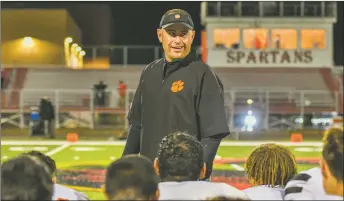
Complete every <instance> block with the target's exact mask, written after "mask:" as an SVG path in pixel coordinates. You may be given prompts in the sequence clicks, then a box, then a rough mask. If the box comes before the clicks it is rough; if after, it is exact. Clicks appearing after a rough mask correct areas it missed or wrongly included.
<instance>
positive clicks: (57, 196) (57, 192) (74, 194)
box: [52, 184, 89, 201]
mask: <svg viewBox="0 0 344 201" xmlns="http://www.w3.org/2000/svg"><path fill="white" fill-rule="evenodd" d="M52 200H61V201H67V200H89V199H88V198H87V196H86V195H85V194H83V193H81V192H78V191H76V190H74V189H71V188H67V187H65V186H62V185H59V184H54V194H53V198H52Z"/></svg>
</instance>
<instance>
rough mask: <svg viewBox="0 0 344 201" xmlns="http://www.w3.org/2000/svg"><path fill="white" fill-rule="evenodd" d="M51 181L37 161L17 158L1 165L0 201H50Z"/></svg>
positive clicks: (52, 190)
mask: <svg viewBox="0 0 344 201" xmlns="http://www.w3.org/2000/svg"><path fill="white" fill-rule="evenodd" d="M53 193H54V188H53V181H52V180H51V177H50V175H49V173H48V170H47V167H46V166H45V165H44V164H43V163H42V162H41V161H40V160H38V159H36V158H34V157H30V156H19V157H17V158H14V159H10V160H8V161H6V162H4V163H3V164H2V165H1V200H15V201H17V200H35V201H42V200H51V197H52V195H53Z"/></svg>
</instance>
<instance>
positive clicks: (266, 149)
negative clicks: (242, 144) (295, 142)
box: [243, 144, 297, 200]
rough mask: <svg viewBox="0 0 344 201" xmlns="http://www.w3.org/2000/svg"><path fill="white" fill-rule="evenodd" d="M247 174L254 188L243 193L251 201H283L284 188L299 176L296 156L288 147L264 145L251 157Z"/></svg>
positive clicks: (247, 165) (246, 168) (254, 151)
mask: <svg viewBox="0 0 344 201" xmlns="http://www.w3.org/2000/svg"><path fill="white" fill-rule="evenodd" d="M245 173H246V174H247V176H248V179H249V181H250V183H251V184H252V185H253V187H250V188H247V189H245V190H243V191H244V192H245V193H246V194H247V195H248V197H249V198H250V199H251V200H283V198H284V186H285V185H286V184H287V182H288V181H289V180H290V179H291V178H293V177H294V176H295V175H296V174H297V166H296V160H295V156H294V155H293V153H292V152H291V151H290V150H289V149H288V148H287V147H284V146H281V145H277V144H263V145H261V146H259V147H257V148H256V149H255V150H253V152H252V153H251V154H250V155H249V157H248V159H247V161H246V167H245Z"/></svg>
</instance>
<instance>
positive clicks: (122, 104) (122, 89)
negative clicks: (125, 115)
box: [117, 80, 127, 108]
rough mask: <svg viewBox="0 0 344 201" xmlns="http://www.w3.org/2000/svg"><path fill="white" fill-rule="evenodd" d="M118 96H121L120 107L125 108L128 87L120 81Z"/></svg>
mask: <svg viewBox="0 0 344 201" xmlns="http://www.w3.org/2000/svg"><path fill="white" fill-rule="evenodd" d="M117 89H118V94H119V107H120V108H124V107H125V98H126V93H127V85H126V84H125V83H124V82H123V81H122V80H120V81H119V83H118V88H117Z"/></svg>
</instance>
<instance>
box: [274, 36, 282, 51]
mask: <svg viewBox="0 0 344 201" xmlns="http://www.w3.org/2000/svg"><path fill="white" fill-rule="evenodd" d="M275 48H276V49H280V48H281V36H280V35H279V34H277V35H276V39H275Z"/></svg>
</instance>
